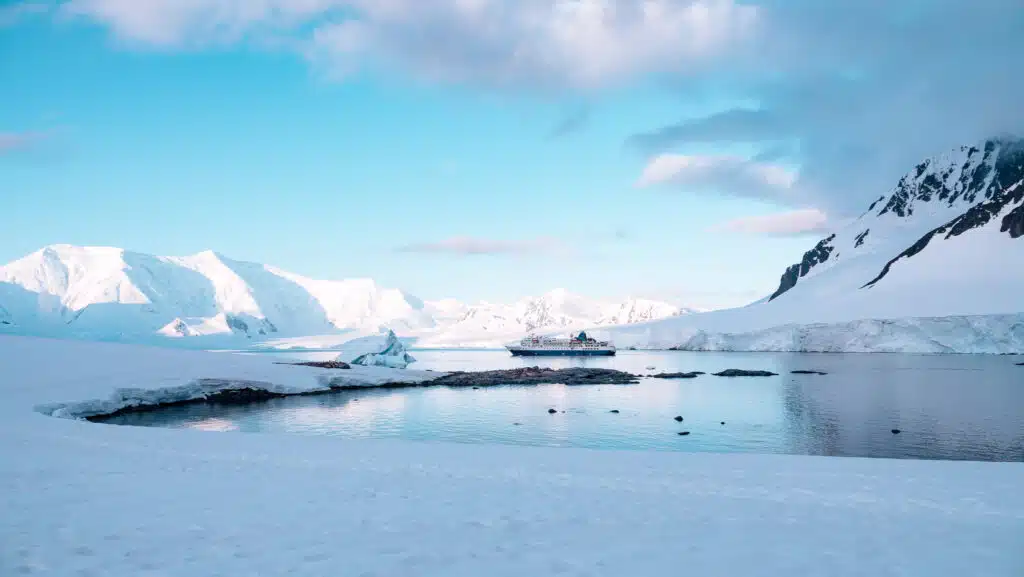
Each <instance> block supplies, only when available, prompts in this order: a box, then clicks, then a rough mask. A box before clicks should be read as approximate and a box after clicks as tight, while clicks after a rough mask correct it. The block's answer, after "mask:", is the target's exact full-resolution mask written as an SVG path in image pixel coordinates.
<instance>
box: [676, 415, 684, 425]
mask: <svg viewBox="0 0 1024 577" xmlns="http://www.w3.org/2000/svg"><path fill="white" fill-rule="evenodd" d="M675 419H676V422H677V423H682V422H683V418H682V417H681V416H679V415H676V417H675Z"/></svg>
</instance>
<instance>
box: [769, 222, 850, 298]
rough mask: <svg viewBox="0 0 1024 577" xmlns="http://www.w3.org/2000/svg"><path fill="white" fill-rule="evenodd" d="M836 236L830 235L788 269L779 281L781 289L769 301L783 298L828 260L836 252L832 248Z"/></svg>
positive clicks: (776, 290)
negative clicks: (803, 278)
mask: <svg viewBox="0 0 1024 577" xmlns="http://www.w3.org/2000/svg"><path fill="white" fill-rule="evenodd" d="M835 238H836V235H834V234H832V235H829V236H828V238H825V239H823V240H821V241H820V242H818V244H816V245H814V248H812V249H811V250H809V251H807V252H805V253H804V258H803V259H802V260H801V261H800V262H799V263H798V264H795V265H793V266H791V267H789V268H787V269H786V272H784V273H782V279H781V280H780V281H779V288H777V289H775V292H774V293H772V296H771V297H769V298H768V300H774V299H777V298H778V297H780V296H782V294H783V293H785V292H786V291H788V290H789V289H791V288H793V287H795V286H796V283H797V281H798V280H800V277H802V276H806V275H807V273H809V272H811V269H812V268H814V267H815V266H817V265H819V264H821V263H823V262H825V261H827V260H828V257H829V256H830V255H831V254H832V251H833V250H835V247H834V246H832V241H833V240H835Z"/></svg>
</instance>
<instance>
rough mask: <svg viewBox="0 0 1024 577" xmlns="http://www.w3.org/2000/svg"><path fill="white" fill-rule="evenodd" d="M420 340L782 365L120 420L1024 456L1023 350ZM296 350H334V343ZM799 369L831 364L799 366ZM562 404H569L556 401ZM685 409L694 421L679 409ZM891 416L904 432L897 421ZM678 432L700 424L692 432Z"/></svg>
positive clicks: (468, 362)
mask: <svg viewBox="0 0 1024 577" xmlns="http://www.w3.org/2000/svg"><path fill="white" fill-rule="evenodd" d="M414 355H415V356H416V358H417V359H418V361H419V362H417V363H416V364H414V365H412V366H413V367H414V368H419V369H434V370H439V371H443V370H482V369H497V368H510V367H518V366H533V365H542V366H552V367H568V366H588V367H609V368H616V369H621V370H627V371H631V372H634V373H647V372H651V371H650V370H649V369H647V367H656V371H657V372H660V371H683V370H685V371H690V370H699V371H706V372H713V371H719V370H721V369H725V368H746V369H768V370H771V371H774V372H777V373H780V376H778V377H769V378H733V379H728V378H720V377H714V376H710V375H704V376H701V377H698V378H696V379H690V380H661V379H643V380H641V382H640V383H639V384H637V385H595V386H562V385H542V386H533V387H519V386H507V387H493V388H483V389H478V390H473V389H469V388H458V389H451V388H447V387H430V388H411V389H397V390H372V389H367V390H362V391H354V392H340V393H336V394H331V395H325V396H318V397H294V398H285V399H275V400H271V401H266V402H261V403H255V404H251V405H244V406H225V405H213V404H198V405H191V406H182V407H173V408H167V409H161V410H159V411H154V412H149V413H140V414H135V415H124V416H121V417H118V418H115V419H112V420H110V422H112V423H116V424H122V425H143V426H158V427H190V428H197V429H207V430H217V431H255V432H287V433H300V434H309V435H335V436H339V437H347V438H365V437H377V438H381V437H390V438H401V439H414V440H430V441H449V442H463V443H491V444H495V443H500V444H516V445H544V446H560V447H589V448H599V449H636V450H659V451H715V452H754V453H790V454H810V455H837V456H856V457H891V458H912V459H971V460H998V461H1024V367H1020V366H1015V365H1014V363H1015V362H1021V359H1020V358H1016V357H994V356H959V355H958V356H933V355H889V354H884V355H838V354H837V355H826V354H810V355H808V354H774V353H687V352H672V351H666V352H633V351H622V352H620V353H619V355H618V356H616V357H613V358H587V359H583V358H552V359H517V358H513V357H511V356H509V355H508V354H507V353H505V352H504V351H414ZM284 356H288V357H290V358H302V359H310V360H324V359H328V358H332V356H333V355H332V354H331V353H294V354H286V355H284ZM796 369H816V370H823V371H827V372H828V373H829V374H828V375H825V376H818V375H791V374H789V372H790V371H792V370H796ZM549 408H554V409H556V410H558V411H559V412H558V413H557V414H555V415H550V414H548V412H547V411H548V409H549ZM612 409H617V410H619V411H620V412H619V413H618V414H613V413H611V412H610V411H611V410H612ZM561 411H564V413H563V412H561ZM676 415H680V416H682V417H683V418H684V421H683V422H682V423H677V422H676V421H675V420H673V417H675V416H676ZM723 421H724V422H725V424H724V425H723V424H721V423H722V422H723ZM894 428H897V429H900V430H901V431H902V432H901V434H899V435H893V434H892V433H891V432H890V430H891V429H894ZM679 431H690V432H691V434H690V435H688V436H679V435H677V433H678V432H679Z"/></svg>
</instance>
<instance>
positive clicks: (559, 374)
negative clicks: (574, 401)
mask: <svg viewBox="0 0 1024 577" xmlns="http://www.w3.org/2000/svg"><path fill="white" fill-rule="evenodd" d="M637 379H638V377H637V376H636V375H633V374H630V373H625V372H622V371H616V370H612V369H593V368H571V369H557V370H556V369H549V368H541V367H523V368H519V369H505V370H498V371H479V372H455V373H449V374H447V375H445V376H443V377H438V378H436V379H433V380H430V381H426V382H425V383H423V384H424V385H444V386H448V387H470V386H478V387H491V386H496V385H540V384H545V383H559V384H563V385H630V384H635V383H637V382H638V381H637Z"/></svg>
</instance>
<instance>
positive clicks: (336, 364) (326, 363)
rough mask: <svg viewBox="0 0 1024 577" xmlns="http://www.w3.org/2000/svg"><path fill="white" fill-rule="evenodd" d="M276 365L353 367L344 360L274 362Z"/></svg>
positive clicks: (319, 367) (320, 367)
mask: <svg viewBox="0 0 1024 577" xmlns="http://www.w3.org/2000/svg"><path fill="white" fill-rule="evenodd" d="M274 364H275V365H296V366H299V367H316V368H318V369H351V368H352V367H350V366H349V364H348V363H346V362H342V361H310V362H305V363H274Z"/></svg>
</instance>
